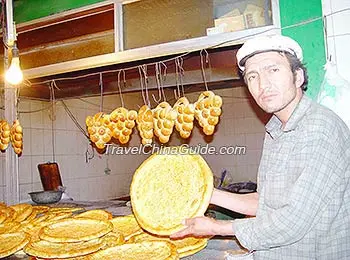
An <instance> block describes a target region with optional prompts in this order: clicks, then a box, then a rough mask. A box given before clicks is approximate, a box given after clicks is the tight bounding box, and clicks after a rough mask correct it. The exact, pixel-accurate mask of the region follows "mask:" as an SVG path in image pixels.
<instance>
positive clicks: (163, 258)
mask: <svg viewBox="0 0 350 260" xmlns="http://www.w3.org/2000/svg"><path fill="white" fill-rule="evenodd" d="M91 259H92V260H101V259H104V260H116V259H123V260H151V259H152V260H177V259H179V256H178V253H177V251H176V247H175V246H174V245H173V244H171V243H169V242H166V241H145V242H141V243H132V244H123V245H119V246H115V247H110V248H107V249H104V250H100V251H98V252H96V253H94V254H92V255H91Z"/></svg>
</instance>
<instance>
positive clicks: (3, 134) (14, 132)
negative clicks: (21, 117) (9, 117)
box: [0, 120, 23, 154]
mask: <svg viewBox="0 0 350 260" xmlns="http://www.w3.org/2000/svg"><path fill="white" fill-rule="evenodd" d="M10 142H11V144H12V147H13V150H14V151H15V153H16V154H21V153H22V150H23V128H22V126H21V124H20V123H19V121H18V120H15V121H14V122H13V124H12V126H10V125H9V123H8V122H7V121H6V120H0V150H1V151H5V150H6V149H7V147H8V145H9V143H10Z"/></svg>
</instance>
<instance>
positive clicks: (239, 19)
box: [214, 15, 245, 32]
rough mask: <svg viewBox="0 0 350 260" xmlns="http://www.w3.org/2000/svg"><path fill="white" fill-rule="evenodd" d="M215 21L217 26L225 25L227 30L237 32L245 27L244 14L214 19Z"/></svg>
mask: <svg viewBox="0 0 350 260" xmlns="http://www.w3.org/2000/svg"><path fill="white" fill-rule="evenodd" d="M214 23H215V27H219V26H223V27H224V31H225V32H235V31H239V30H244V29H245V25H244V18H243V15H237V16H232V17H225V18H218V19H215V20H214Z"/></svg>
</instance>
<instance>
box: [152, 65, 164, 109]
mask: <svg viewBox="0 0 350 260" xmlns="http://www.w3.org/2000/svg"><path fill="white" fill-rule="evenodd" d="M159 66H160V64H159V63H156V65H155V67H154V70H155V74H156V75H155V77H156V84H157V89H158V99H156V98H155V95H154V94H152V98H153V101H154V102H155V103H157V104H159V103H160V101H161V100H162V92H161V89H160V76H161V74H160V73H159V70H160V68H159Z"/></svg>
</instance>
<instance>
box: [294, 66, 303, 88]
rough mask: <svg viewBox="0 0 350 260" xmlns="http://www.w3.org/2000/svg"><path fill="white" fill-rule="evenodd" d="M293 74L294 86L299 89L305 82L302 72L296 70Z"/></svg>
mask: <svg viewBox="0 0 350 260" xmlns="http://www.w3.org/2000/svg"><path fill="white" fill-rule="evenodd" d="M294 73H295V86H296V87H297V88H300V87H301V86H302V85H303V84H304V82H305V77H304V71H303V70H302V69H297V70H296V71H295V72H294Z"/></svg>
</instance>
